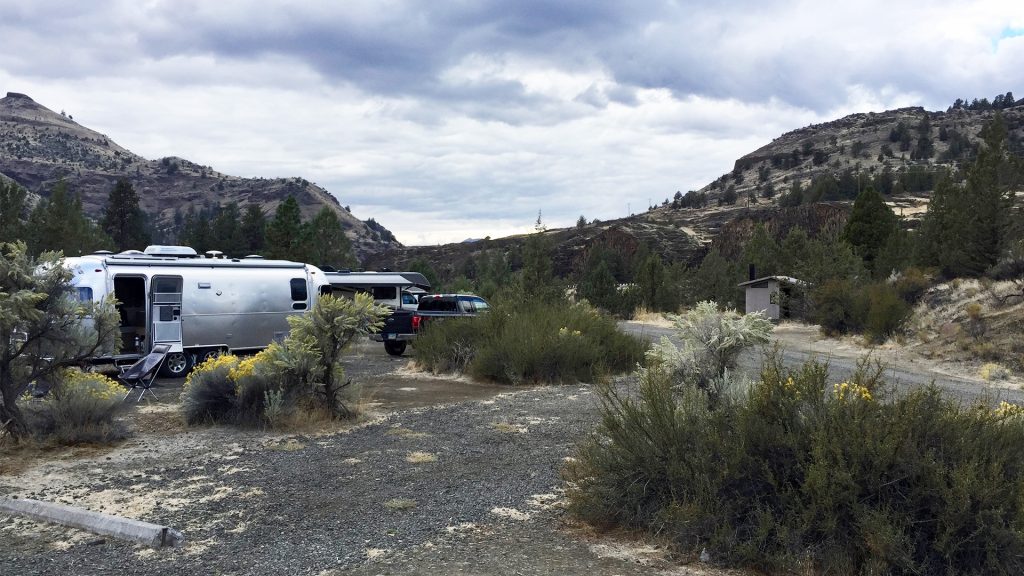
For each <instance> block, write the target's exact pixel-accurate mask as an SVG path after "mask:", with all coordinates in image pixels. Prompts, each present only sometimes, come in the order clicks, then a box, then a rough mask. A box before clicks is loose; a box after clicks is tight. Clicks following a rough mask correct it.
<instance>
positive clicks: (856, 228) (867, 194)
mask: <svg viewBox="0 0 1024 576" xmlns="http://www.w3.org/2000/svg"><path fill="white" fill-rule="evenodd" d="M895 226H896V215H895V214H893V211H892V209H891V208H889V206H887V205H886V203H885V201H884V200H883V199H882V195H881V194H879V193H878V192H876V191H875V189H874V187H872V186H868V187H867V188H865V189H864V190H863V191H862V192H861V193H860V194H858V195H857V199H856V200H855V201H854V202H853V211H852V212H850V218H849V220H847V221H846V227H845V228H843V234H842V239H843V240H844V241H846V242H847V243H848V244H850V246H853V248H854V252H855V253H857V254H858V255H859V256H860V257H861V258H863V259H864V264H865V266H866V267H867V268H868V270H869V271H871V272H874V271H875V268H874V263H875V259H876V258H877V257H878V255H879V253H880V252H881V251H882V248H883V247H884V246H885V245H886V243H887V242H888V241H889V235H890V234H892V232H893V229H894V228H895Z"/></svg>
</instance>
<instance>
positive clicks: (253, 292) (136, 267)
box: [65, 246, 329, 376]
mask: <svg viewBox="0 0 1024 576" xmlns="http://www.w3.org/2000/svg"><path fill="white" fill-rule="evenodd" d="M65 266H67V267H68V268H70V269H71V270H72V272H73V273H74V279H73V280H72V283H73V284H74V285H75V287H77V289H78V297H79V299H80V300H83V301H85V300H94V301H97V302H98V301H100V300H102V299H103V298H104V297H105V296H108V295H110V296H114V297H116V298H117V301H118V305H117V308H118V312H119V314H120V316H121V351H122V353H121V354H120V355H119V356H117V357H114V358H104V359H97V360H102V361H111V362H115V363H122V362H129V361H132V360H134V359H136V358H138V357H140V356H142V355H145V354H146V353H147V352H148V351H149V350H150V349H151V348H152V347H153V346H154V345H156V344H168V345H170V347H171V352H170V353H169V354H168V356H167V359H166V361H165V363H164V372H165V374H166V375H169V376H181V375H184V374H186V373H188V371H189V370H191V368H192V366H193V365H194V364H195V363H196V362H197V361H202V360H203V359H204V358H207V357H210V356H213V355H216V354H220V353H222V352H247V351H257V350H260V349H262V348H265V347H267V346H268V345H269V344H270V343H271V342H273V341H274V340H280V339H282V338H284V336H285V335H286V334H287V333H288V322H287V320H286V318H287V317H288V316H290V315H293V314H301V313H303V312H304V311H306V310H308V309H310V308H312V307H313V306H314V305H315V304H316V300H317V298H318V297H319V295H320V294H321V293H322V292H323V291H325V290H329V288H328V287H327V279H326V277H325V276H324V273H323V272H321V271H320V270H319V269H318V268H316V267H315V266H311V265H309V264H303V263H301V262H289V261H286V260H264V259H262V258H260V257H258V256H257V257H247V258H241V259H239V258H233V259H228V258H223V257H222V256H221V255H220V253H217V252H208V253H207V256H206V257H200V256H199V255H198V254H196V252H195V250H193V249H191V248H187V247H184V246H150V247H148V248H146V251H145V252H139V251H129V252H123V253H121V254H109V253H98V254H92V255H88V256H80V257H76V258H66V259H65Z"/></svg>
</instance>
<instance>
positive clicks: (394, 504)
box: [384, 498, 417, 510]
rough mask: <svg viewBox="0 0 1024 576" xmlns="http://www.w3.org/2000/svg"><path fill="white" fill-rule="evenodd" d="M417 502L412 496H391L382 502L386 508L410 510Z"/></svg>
mask: <svg viewBox="0 0 1024 576" xmlns="http://www.w3.org/2000/svg"><path fill="white" fill-rule="evenodd" d="M416 506H417V503H416V501H415V500H413V499H412V498H392V499H390V500H388V501H387V502H385V503H384V507H385V508H387V509H388V510H412V509H413V508H415V507H416Z"/></svg>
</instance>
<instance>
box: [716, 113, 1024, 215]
mask: <svg viewBox="0 0 1024 576" xmlns="http://www.w3.org/2000/svg"><path fill="white" fill-rule="evenodd" d="M1000 113H1001V114H1002V116H1003V119H1004V121H1005V122H1006V127H1007V129H1008V131H1009V140H1010V148H1011V150H1014V151H1015V152H1016V153H1017V154H1020V155H1024V100H1022V101H1021V103H1020V104H1018V105H1016V106H1011V107H1007V108H1005V109H1003V110H1001V111H1000ZM995 114H996V112H995V111H994V110H968V109H964V108H957V109H950V110H948V111H946V112H929V111H927V110H925V109H924V108H920V107H914V108H900V109H897V110H888V111H886V112H877V113H874V112H871V113H861V114H851V115H849V116H846V117H844V118H840V119H838V120H834V121H832V122H826V123H823V124H813V125H811V126H807V127H804V128H800V129H798V130H793V131H791V132H787V133H785V134H783V135H781V136H779V137H778V138H776V139H774V140H773V141H772V142H771V143H769V144H766V145H764V146H762V147H760V148H758V149H757V150H754V151H753V152H751V153H749V154H746V155H745V156H743V157H741V158H739V159H737V160H736V162H735V164H734V166H733V170H732V172H730V173H727V174H723V175H722V176H721V177H720V178H718V179H716V180H715V181H714V182H712V183H710V184H708V185H707V186H705V187H704V188H702V189H701V191H704V192H708V193H709V194H711V195H714V196H715V197H717V196H719V195H721V193H722V192H723V191H724V190H725V189H726V188H728V187H729V186H732V187H734V188H735V190H736V193H737V195H738V196H739V197H740V198H744V197H746V196H748V195H750V194H751V193H753V194H754V196H756V197H759V198H761V197H763V196H764V195H763V194H762V192H763V191H764V189H765V188H766V187H767V186H769V185H771V186H772V187H773V189H774V190H775V191H776V197H777V195H778V193H781V192H784V191H785V190H787V189H788V188H789V187H790V186H791V185H792V183H793V182H801V183H802V184H807V183H809V182H810V181H811V180H812V179H813V178H815V177H817V176H820V175H824V174H833V175H834V174H837V173H839V172H841V171H844V170H848V169H853V170H857V171H863V172H866V173H868V174H871V175H874V174H878V173H880V172H881V171H882V170H886V169H888V170H889V171H891V172H892V174H893V175H894V176H896V177H898V175H899V174H900V173H901V172H904V171H907V170H910V169H912V168H915V167H916V168H918V169H924V170H929V171H934V170H937V169H940V168H950V169H952V168H956V167H958V166H960V165H961V164H962V163H963V162H965V161H968V160H970V159H971V157H972V156H973V154H974V150H975V149H976V147H977V146H978V145H979V143H980V141H981V136H980V132H981V130H982V127H983V126H984V125H985V124H986V123H987V122H989V121H990V120H991V119H992V117H993V116H994V115H995Z"/></svg>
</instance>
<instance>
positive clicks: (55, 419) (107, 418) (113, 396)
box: [31, 369, 125, 445]
mask: <svg viewBox="0 0 1024 576" xmlns="http://www.w3.org/2000/svg"><path fill="white" fill-rule="evenodd" d="M124 394H125V389H124V387H123V386H121V385H119V384H118V383H117V382H114V381H113V380H111V379H110V378H107V377H106V376H104V375H102V374H98V373H92V372H89V373H86V372H82V371H80V370H75V369H69V370H64V371H61V372H59V373H58V374H57V378H56V379H55V381H54V382H53V386H52V388H51V389H50V393H49V394H48V395H47V396H46V397H45V398H43V399H42V400H41V401H40V402H38V403H36V404H35V406H34V407H33V409H31V413H32V428H33V431H34V432H35V434H36V435H37V436H38V437H40V438H42V439H45V440H49V441H52V442H55V443H57V444H65V445H70V444H80V443H106V442H111V441H115V440H120V439H122V438H124V437H125V430H124V428H123V427H122V426H120V425H118V423H117V422H116V421H115V417H116V416H117V415H118V413H120V411H121V409H122V407H123V403H122V400H123V399H124Z"/></svg>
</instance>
